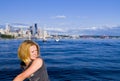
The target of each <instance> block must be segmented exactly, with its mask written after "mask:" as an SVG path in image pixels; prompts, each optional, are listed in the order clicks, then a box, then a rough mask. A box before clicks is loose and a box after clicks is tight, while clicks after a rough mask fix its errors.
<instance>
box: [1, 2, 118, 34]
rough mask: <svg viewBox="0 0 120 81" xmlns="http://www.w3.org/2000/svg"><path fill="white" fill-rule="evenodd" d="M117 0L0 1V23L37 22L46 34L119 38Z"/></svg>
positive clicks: (30, 23)
mask: <svg viewBox="0 0 120 81" xmlns="http://www.w3.org/2000/svg"><path fill="white" fill-rule="evenodd" d="M119 3H120V0H59V1H57V0H44V1H43V0H11V1H10V0H1V1H0V10H1V14H0V24H6V23H22V24H29V25H32V24H34V23H38V26H39V27H44V28H45V29H46V30H47V31H48V32H50V33H58V34H59V33H60V34H79V35H83V34H87V35H92V34H93V35H94V34H98V35H118V36H120V33H119V31H120V24H119V21H120V16H119V14H120V11H119V8H120V5H119Z"/></svg>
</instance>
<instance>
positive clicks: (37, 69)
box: [13, 40, 49, 81]
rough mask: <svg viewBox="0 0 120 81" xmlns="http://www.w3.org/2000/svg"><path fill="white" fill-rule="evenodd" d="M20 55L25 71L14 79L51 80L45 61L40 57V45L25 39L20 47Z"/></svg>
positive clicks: (15, 80) (22, 80) (19, 80)
mask: <svg viewBox="0 0 120 81" xmlns="http://www.w3.org/2000/svg"><path fill="white" fill-rule="evenodd" d="M18 57H19V58H20V60H21V61H22V62H23V64H24V66H23V67H24V71H23V72H22V73H20V74H19V75H17V76H16V77H15V78H14V80H13V81H24V80H25V79H26V78H28V79H29V81H49V78H48V73H47V70H46V67H45V63H44V61H43V59H42V58H40V57H39V46H38V44H36V43H35V42H33V41H31V40H25V41H24V42H23V43H22V44H21V45H20V46H19V48H18Z"/></svg>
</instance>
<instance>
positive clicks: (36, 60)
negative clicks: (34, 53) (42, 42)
mask: <svg viewBox="0 0 120 81" xmlns="http://www.w3.org/2000/svg"><path fill="white" fill-rule="evenodd" d="M32 64H35V65H38V66H42V64H43V59H42V58H36V59H35V60H34V61H33V62H32Z"/></svg>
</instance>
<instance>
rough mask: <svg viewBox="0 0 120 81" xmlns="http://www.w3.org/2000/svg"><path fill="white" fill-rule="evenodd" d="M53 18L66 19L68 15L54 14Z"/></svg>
mask: <svg viewBox="0 0 120 81" xmlns="http://www.w3.org/2000/svg"><path fill="white" fill-rule="evenodd" d="M52 18H55V19H65V18H66V16H64V15H57V16H53V17H52Z"/></svg>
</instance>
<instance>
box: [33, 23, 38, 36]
mask: <svg viewBox="0 0 120 81" xmlns="http://www.w3.org/2000/svg"><path fill="white" fill-rule="evenodd" d="M34 27H35V34H37V33H38V32H37V31H38V28H37V23H35V25H34Z"/></svg>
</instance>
